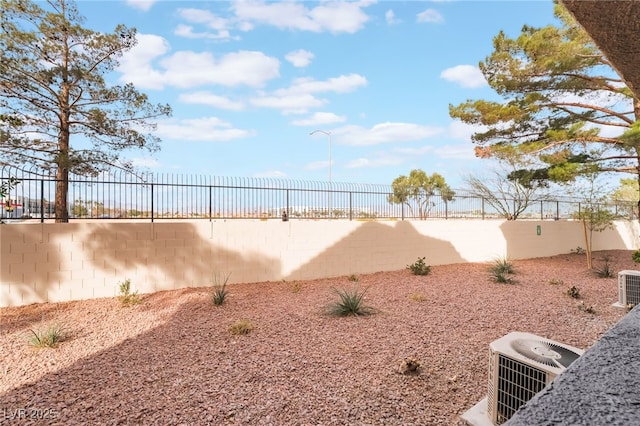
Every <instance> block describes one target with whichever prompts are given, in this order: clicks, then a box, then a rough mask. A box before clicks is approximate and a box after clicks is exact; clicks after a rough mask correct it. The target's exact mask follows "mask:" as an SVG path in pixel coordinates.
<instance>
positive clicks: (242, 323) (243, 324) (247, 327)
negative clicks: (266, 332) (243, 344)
mask: <svg viewBox="0 0 640 426" xmlns="http://www.w3.org/2000/svg"><path fill="white" fill-rule="evenodd" d="M253 328H254V327H253V323H252V322H251V321H249V320H247V319H243V320H238V321H236V322H234V323H233V324H231V325H230V326H229V333H231V334H233V335H234V336H239V335H244V334H249V333H251V331H253Z"/></svg>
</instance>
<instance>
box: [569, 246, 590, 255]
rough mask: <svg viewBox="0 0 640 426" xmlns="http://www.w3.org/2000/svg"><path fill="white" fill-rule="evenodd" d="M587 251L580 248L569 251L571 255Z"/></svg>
mask: <svg viewBox="0 0 640 426" xmlns="http://www.w3.org/2000/svg"><path fill="white" fill-rule="evenodd" d="M586 252H587V251H586V250H585V249H583V248H582V247H580V246H578V247H576V248H575V249H572V250H571V253H573V254H585V253H586Z"/></svg>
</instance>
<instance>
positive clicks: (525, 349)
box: [511, 339, 580, 368]
mask: <svg viewBox="0 0 640 426" xmlns="http://www.w3.org/2000/svg"><path fill="white" fill-rule="evenodd" d="M511 347H512V348H513V350H514V351H516V352H518V353H519V354H520V355H522V356H524V357H526V358H528V359H530V360H532V361H535V362H537V363H540V364H542V365H547V366H549V367H556V368H567V367H568V366H569V365H571V363H572V362H573V361H575V360H576V359H578V358H579V357H580V355H579V354H577V353H575V352H573V351H572V350H569V349H567V348H565V347H563V346H561V345H557V344H555V343H553V342H548V341H544V340H531V339H516V340H514V341H513V342H511Z"/></svg>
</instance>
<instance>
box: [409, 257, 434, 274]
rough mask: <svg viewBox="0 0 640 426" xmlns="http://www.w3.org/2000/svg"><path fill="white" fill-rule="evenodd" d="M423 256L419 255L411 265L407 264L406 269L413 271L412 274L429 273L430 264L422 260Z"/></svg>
mask: <svg viewBox="0 0 640 426" xmlns="http://www.w3.org/2000/svg"><path fill="white" fill-rule="evenodd" d="M424 259H425V258H424V257H419V258H418V260H416V261H415V262H413V263H412V264H411V265H407V269H408V270H410V271H411V273H413V275H429V273H430V272H431V266H429V265H427V264H426V263H425V262H424Z"/></svg>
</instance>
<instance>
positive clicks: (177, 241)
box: [85, 223, 281, 292]
mask: <svg viewBox="0 0 640 426" xmlns="http://www.w3.org/2000/svg"><path fill="white" fill-rule="evenodd" d="M91 229H92V231H91V232H90V233H89V234H88V235H87V238H86V241H85V249H86V250H89V251H91V252H93V253H94V257H93V260H92V262H93V264H94V265H95V267H97V268H99V269H100V270H102V272H104V273H105V276H106V277H109V276H112V277H113V278H114V280H115V281H114V283H115V282H116V281H117V282H121V281H122V280H124V279H126V278H130V279H131V280H132V284H134V283H133V281H134V277H135V278H137V279H138V280H139V281H144V282H146V285H145V286H144V288H141V287H137V288H139V289H140V290H141V291H142V292H154V291H160V290H169V289H176V288H182V287H201V286H211V285H214V284H215V278H216V276H217V277H219V278H220V279H222V278H223V277H224V276H226V275H227V274H229V273H230V272H232V273H233V276H232V277H231V279H230V282H238V280H242V279H243V277H245V276H246V275H247V274H250V273H251V271H259V272H260V273H261V274H263V275H264V276H267V277H277V276H279V274H280V270H281V262H280V260H279V259H277V258H271V257H265V256H256V255H243V254H241V253H238V252H234V251H230V250H227V249H226V248H224V247H220V246H219V245H216V244H215V243H214V242H213V240H210V239H207V238H205V237H203V236H202V233H203V230H204V229H205V228H204V227H203V226H197V225H194V224H190V223H160V224H153V223H151V224H104V225H102V224H101V225H93V226H92V228H91ZM105 279H107V278H105ZM232 280H233V281H232Z"/></svg>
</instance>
